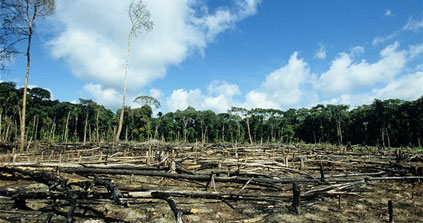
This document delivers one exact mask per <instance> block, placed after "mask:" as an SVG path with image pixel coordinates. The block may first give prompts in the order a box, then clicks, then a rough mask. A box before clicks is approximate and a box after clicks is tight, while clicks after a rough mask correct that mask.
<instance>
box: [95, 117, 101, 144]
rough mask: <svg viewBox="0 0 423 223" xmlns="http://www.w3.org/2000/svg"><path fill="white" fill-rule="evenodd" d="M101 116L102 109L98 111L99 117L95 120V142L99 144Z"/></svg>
mask: <svg viewBox="0 0 423 223" xmlns="http://www.w3.org/2000/svg"><path fill="white" fill-rule="evenodd" d="M99 115H100V109H98V110H97V116H96V118H95V141H96V142H97V144H99V143H100V136H99V134H98V117H99Z"/></svg>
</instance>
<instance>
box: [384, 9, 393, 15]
mask: <svg viewBox="0 0 423 223" xmlns="http://www.w3.org/2000/svg"><path fill="white" fill-rule="evenodd" d="M384 15H385V16H392V11H391V10H390V9H386V11H385V14H384Z"/></svg>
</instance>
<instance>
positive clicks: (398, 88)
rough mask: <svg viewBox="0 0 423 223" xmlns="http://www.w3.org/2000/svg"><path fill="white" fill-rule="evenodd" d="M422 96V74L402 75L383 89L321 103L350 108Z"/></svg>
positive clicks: (343, 95) (414, 98) (343, 96)
mask: <svg viewBox="0 0 423 223" xmlns="http://www.w3.org/2000/svg"><path fill="white" fill-rule="evenodd" d="M422 95H423V72H416V73H413V74H408V75H403V76H400V77H398V78H396V79H395V80H393V81H391V82H390V83H388V84H386V85H384V86H383V87H379V88H373V89H371V90H370V91H367V92H361V93H356V94H342V95H341V96H337V97H333V98H330V99H328V100H325V101H323V103H324V104H348V105H351V107H355V106H360V105H363V104H371V103H372V102H373V100H374V99H380V100H386V99H393V98H398V99H402V100H416V99H417V98H419V97H420V96H422Z"/></svg>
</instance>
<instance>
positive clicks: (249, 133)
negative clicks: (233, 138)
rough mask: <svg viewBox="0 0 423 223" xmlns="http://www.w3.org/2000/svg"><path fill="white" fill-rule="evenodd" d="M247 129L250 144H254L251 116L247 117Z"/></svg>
mask: <svg viewBox="0 0 423 223" xmlns="http://www.w3.org/2000/svg"><path fill="white" fill-rule="evenodd" d="M247 130H248V137H249V138H250V144H251V145H253V139H252V138H251V131H250V120H249V118H247Z"/></svg>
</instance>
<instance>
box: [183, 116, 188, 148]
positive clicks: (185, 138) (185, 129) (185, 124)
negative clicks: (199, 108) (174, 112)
mask: <svg viewBox="0 0 423 223" xmlns="http://www.w3.org/2000/svg"><path fill="white" fill-rule="evenodd" d="M183 122H184V142H185V143H186V142H187V126H188V119H187V120H185V119H184V120H183Z"/></svg>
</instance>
